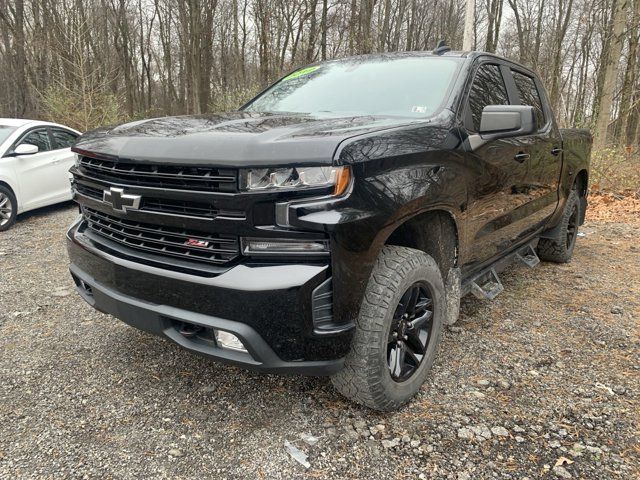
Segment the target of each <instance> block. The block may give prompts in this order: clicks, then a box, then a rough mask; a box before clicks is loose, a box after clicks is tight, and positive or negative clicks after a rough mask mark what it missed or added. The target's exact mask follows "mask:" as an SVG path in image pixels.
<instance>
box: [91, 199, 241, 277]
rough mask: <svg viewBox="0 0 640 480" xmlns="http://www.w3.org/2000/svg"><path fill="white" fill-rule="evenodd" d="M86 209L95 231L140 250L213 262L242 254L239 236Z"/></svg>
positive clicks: (228, 259)
mask: <svg viewBox="0 0 640 480" xmlns="http://www.w3.org/2000/svg"><path fill="white" fill-rule="evenodd" d="M83 212H84V215H85V218H86V220H87V226H88V228H89V229H90V230H91V231H92V232H94V233H96V234H98V235H100V236H102V237H104V238H107V239H109V240H112V241H114V242H117V243H120V244H123V245H126V246H127V247H130V248H133V249H136V250H142V251H145V252H149V253H155V254H159V255H168V256H171V257H177V258H181V259H183V260H193V261H197V262H206V263H212V264H223V263H227V262H230V261H232V260H234V259H235V258H237V257H238V256H239V255H240V248H239V242H238V238H237V237H235V236H231V235H215V234H210V233H206V232H197V231H190V230H183V229H180V228H173V227H167V226H158V225H153V224H148V223H141V222H135V221H132V220H128V219H123V218H117V217H114V216H111V215H107V214H106V213H102V212H99V211H97V210H93V209H91V208H87V207H84V208H83Z"/></svg>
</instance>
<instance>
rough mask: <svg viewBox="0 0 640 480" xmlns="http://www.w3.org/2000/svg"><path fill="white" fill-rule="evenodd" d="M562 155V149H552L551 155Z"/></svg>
mask: <svg viewBox="0 0 640 480" xmlns="http://www.w3.org/2000/svg"><path fill="white" fill-rule="evenodd" d="M561 153H562V149H561V148H560V147H553V148H552V149H551V155H556V156H558V155H560V154H561Z"/></svg>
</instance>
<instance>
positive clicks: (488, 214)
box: [461, 63, 530, 273]
mask: <svg viewBox="0 0 640 480" xmlns="http://www.w3.org/2000/svg"><path fill="white" fill-rule="evenodd" d="M505 73H507V72H506V71H505V67H504V66H501V65H499V64H497V63H482V64H480V65H479V66H478V67H477V69H476V71H475V74H474V77H473V83H472V85H471V88H470V90H469V94H468V98H467V100H466V105H465V110H464V119H463V120H464V124H465V127H466V130H467V133H468V154H467V160H466V161H467V167H468V170H469V172H470V176H469V177H468V185H467V188H468V192H469V195H468V206H467V217H466V218H467V220H466V222H467V229H466V231H467V243H466V244H467V245H470V246H471V248H470V249H469V251H468V252H467V253H466V258H463V259H461V260H462V262H461V263H463V265H464V268H463V269H464V270H465V271H469V270H472V269H473V268H474V267H475V266H477V265H479V264H482V263H484V262H486V261H488V260H489V259H491V258H493V257H495V256H497V255H499V254H500V253H503V252H504V251H505V250H506V249H509V248H510V247H512V246H513V245H514V244H515V243H517V242H518V241H519V240H521V238H522V236H523V231H524V230H526V222H527V220H526V217H527V216H528V214H527V203H528V202H529V201H530V195H529V193H528V191H527V190H528V188H527V183H528V182H527V170H528V168H529V164H528V157H527V155H529V152H528V150H527V149H526V148H524V147H523V145H522V142H521V141H519V140H518V139H514V138H496V137H495V136H492V137H491V139H489V140H487V139H483V138H482V137H481V136H480V135H479V134H478V131H479V127H480V118H481V116H482V111H483V109H484V107H486V106H488V105H510V104H512V103H513V102H512V101H511V98H510V95H509V93H508V91H507V87H506V84H505V80H504V76H503V75H504V74H505ZM463 273H464V272H463Z"/></svg>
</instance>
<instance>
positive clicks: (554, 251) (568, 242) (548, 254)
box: [538, 190, 581, 263]
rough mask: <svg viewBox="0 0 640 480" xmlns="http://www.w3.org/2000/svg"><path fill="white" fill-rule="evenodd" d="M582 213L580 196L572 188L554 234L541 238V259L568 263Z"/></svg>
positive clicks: (539, 254)
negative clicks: (550, 236)
mask: <svg viewBox="0 0 640 480" xmlns="http://www.w3.org/2000/svg"><path fill="white" fill-rule="evenodd" d="M580 213H581V212H580V198H579V197H578V193H577V192H576V190H572V191H571V193H570V194H569V198H567V203H566V204H565V206H564V212H563V213H562V219H561V220H560V224H559V226H558V228H557V230H556V231H555V234H554V236H553V237H552V238H541V239H540V242H539V243H538V256H539V257H540V259H541V260H546V261H548V262H556V263H567V262H569V261H570V260H571V257H572V256H573V249H574V247H575V246H576V238H577V237H578V227H579V224H580Z"/></svg>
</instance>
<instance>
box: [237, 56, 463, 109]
mask: <svg viewBox="0 0 640 480" xmlns="http://www.w3.org/2000/svg"><path fill="white" fill-rule="evenodd" d="M461 63H462V61H461V59H459V58H451V57H448V58H442V57H401V58H392V57H381V58H376V59H371V58H366V57H365V58H354V59H350V60H342V61H337V62H330V63H325V64H322V65H314V66H311V67H306V68H302V69H300V70H296V71H295V72H293V73H292V74H290V75H288V76H286V77H284V78H283V79H281V80H280V81H279V82H277V83H276V84H274V85H273V86H272V87H271V88H269V89H268V90H267V91H266V92H264V93H262V94H261V95H259V96H258V97H256V98H255V99H254V100H253V101H252V102H251V103H250V104H249V105H248V106H247V107H246V108H245V110H247V111H252V112H294V113H309V114H323V113H330V114H345V115H401V116H410V117H426V116H430V115H433V114H435V113H437V112H438V110H439V109H440V107H441V106H442V104H443V102H444V100H445V99H446V97H447V94H448V92H449V89H450V87H451V85H452V83H453V79H454V75H455V74H456V72H457V70H458V67H459V65H460V64H461Z"/></svg>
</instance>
